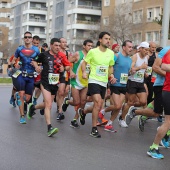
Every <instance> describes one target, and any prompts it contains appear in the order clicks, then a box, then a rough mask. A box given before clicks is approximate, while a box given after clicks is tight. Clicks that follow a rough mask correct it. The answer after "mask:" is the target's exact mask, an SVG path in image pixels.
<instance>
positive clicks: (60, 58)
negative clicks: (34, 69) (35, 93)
mask: <svg viewBox="0 0 170 170" xmlns="http://www.w3.org/2000/svg"><path fill="white" fill-rule="evenodd" d="M36 61H37V62H39V63H42V66H43V70H42V72H41V81H42V82H45V83H47V84H49V78H48V77H49V73H54V74H60V66H61V65H63V66H71V63H70V62H69V61H68V60H67V57H66V56H65V54H63V53H62V52H58V54H56V55H55V56H53V55H51V54H50V53H49V51H45V52H43V53H40V54H39V55H38V57H37V58H36Z"/></svg>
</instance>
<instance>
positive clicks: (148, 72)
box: [146, 67, 152, 75]
mask: <svg viewBox="0 0 170 170" xmlns="http://www.w3.org/2000/svg"><path fill="white" fill-rule="evenodd" d="M146 74H148V75H151V74H152V67H147V69H146Z"/></svg>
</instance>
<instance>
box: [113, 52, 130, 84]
mask: <svg viewBox="0 0 170 170" xmlns="http://www.w3.org/2000/svg"><path fill="white" fill-rule="evenodd" d="M114 61H115V65H114V66H113V68H114V77H115V78H116V79H117V82H116V83H115V84H111V86H117V87H126V84H121V83H120V77H121V73H124V74H129V70H130V68H131V64H132V59H131V58H130V57H129V56H123V55H122V53H120V52H119V53H118V55H117V56H114Z"/></svg>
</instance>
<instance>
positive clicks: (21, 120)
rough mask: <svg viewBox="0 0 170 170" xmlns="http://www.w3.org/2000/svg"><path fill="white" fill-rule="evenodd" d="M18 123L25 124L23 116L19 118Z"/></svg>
mask: <svg viewBox="0 0 170 170" xmlns="http://www.w3.org/2000/svg"><path fill="white" fill-rule="evenodd" d="M19 123H21V124H26V119H25V116H21V117H20V120H19Z"/></svg>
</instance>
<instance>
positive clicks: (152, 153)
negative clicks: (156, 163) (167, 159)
mask: <svg viewBox="0 0 170 170" xmlns="http://www.w3.org/2000/svg"><path fill="white" fill-rule="evenodd" d="M147 154H148V155H149V156H150V157H152V158H155V159H163V158H164V156H163V155H162V154H161V153H159V149H149V151H148V152H147Z"/></svg>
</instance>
